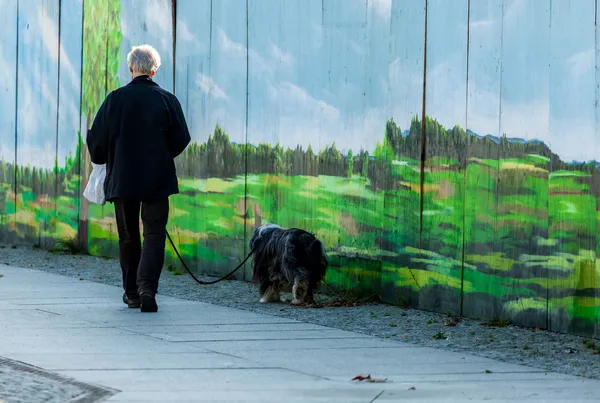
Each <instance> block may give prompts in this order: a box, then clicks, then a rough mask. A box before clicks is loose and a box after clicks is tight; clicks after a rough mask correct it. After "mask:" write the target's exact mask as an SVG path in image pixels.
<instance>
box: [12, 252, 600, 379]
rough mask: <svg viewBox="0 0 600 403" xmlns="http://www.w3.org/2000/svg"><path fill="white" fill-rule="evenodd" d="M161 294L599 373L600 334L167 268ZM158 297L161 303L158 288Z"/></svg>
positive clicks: (21, 259) (47, 259)
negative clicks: (283, 296)
mask: <svg viewBox="0 0 600 403" xmlns="http://www.w3.org/2000/svg"><path fill="white" fill-rule="evenodd" d="M0 264H7V265H11V266H17V267H28V268H35V269H38V270H42V271H45V272H50V273H55V274H61V275H65V276H69V277H76V278H79V279H82V280H88V281H93V282H98V283H103V284H110V285H115V286H119V287H121V272H120V268H119V264H118V261H116V260H112V259H102V258H96V257H91V256H71V255H58V254H51V253H48V252H45V251H42V250H38V249H31V248H26V247H19V248H17V249H11V248H3V249H0ZM0 274H2V273H1V267H0ZM204 279H208V278H204ZM0 281H2V279H1V278H0ZM159 294H163V295H169V296H172V297H177V298H181V299H187V300H193V301H201V302H208V303H212V304H215V305H222V306H228V307H233V308H239V309H244V310H248V311H253V312H259V313H264V314H269V315H276V316H280V317H285V318H290V319H294V320H299V321H302V322H307V323H312V324H317V325H322V326H329V327H335V328H338V329H343V330H349V331H354V332H359V333H363V334H368V335H371V336H376V337H381V338H386V339H392V340H398V341H405V342H410V343H413V344H417V345H421V346H427V347H436V348H440V349H444V350H450V351H459V352H465V353H470V354H474V355H477V356H481V357H487V358H492V359H496V360H500V361H504V362H510V363H515V364H521V365H527V366H530V367H534V368H538V369H543V370H547V371H555V372H560V373H564V374H569V375H579V376H584V377H589V378H595V379H600V355H599V354H597V353H598V351H600V341H596V344H595V345H597V346H598V350H594V349H593V348H591V347H593V346H594V344H592V343H594V341H593V340H590V339H589V338H584V337H579V336H573V335H568V334H560V333H552V332H547V331H543V330H534V329H524V328H520V327H515V326H502V324H500V325H501V326H496V327H491V326H488V325H485V324H484V323H482V322H480V321H475V320H469V319H463V320H462V321H458V323H454V322H456V320H455V319H454V320H453V318H451V317H448V316H447V315H441V314H436V313H430V312H423V311H418V310H413V309H408V310H406V309H402V308H400V307H395V306H390V305H384V304H366V305H359V306H351V307H323V308H320V309H309V308H302V307H293V306H290V305H287V304H260V303H259V302H258V295H257V292H256V289H255V288H254V287H253V286H252V285H251V284H249V283H245V282H241V281H222V282H220V283H217V284H214V285H209V286H199V285H197V284H196V283H195V282H194V281H193V279H192V278H191V277H189V275H187V273H186V274H185V275H174V274H172V273H170V272H169V271H167V270H164V271H163V274H162V276H161V282H160V286H159ZM119 297H120V295H119ZM327 298H328V297H324V296H317V302H320V303H323V302H328V301H331V299H330V298H329V299H327ZM157 300H158V303H159V305H160V295H159V296H158V298H157ZM595 353H596V354H595Z"/></svg>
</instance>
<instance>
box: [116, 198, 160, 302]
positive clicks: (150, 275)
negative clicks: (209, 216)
mask: <svg viewBox="0 0 600 403" xmlns="http://www.w3.org/2000/svg"><path fill="white" fill-rule="evenodd" d="M113 202H114V205H115V215H116V218H117V229H118V232H119V261H120V263H121V270H122V272H123V289H124V290H125V293H126V294H127V295H128V296H131V297H135V296H137V295H141V294H142V293H150V294H152V295H155V294H156V293H157V291H158V280H159V278H160V274H161V271H162V267H163V263H164V261H165V240H166V237H167V235H166V231H167V221H168V219H169V199H168V198H167V199H161V200H156V201H136V200H129V199H116V200H114V201H113ZM140 208H141V212H142V224H143V228H144V244H143V246H142V242H141V240H140Z"/></svg>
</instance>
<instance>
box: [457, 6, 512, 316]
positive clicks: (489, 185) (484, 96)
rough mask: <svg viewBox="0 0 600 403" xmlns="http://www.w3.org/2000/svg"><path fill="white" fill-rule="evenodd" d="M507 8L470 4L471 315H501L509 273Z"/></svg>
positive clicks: (467, 299)
mask: <svg viewBox="0 0 600 403" xmlns="http://www.w3.org/2000/svg"><path fill="white" fill-rule="evenodd" d="M502 11H503V5H502V2H498V1H495V0H487V1H471V4H470V13H469V74H468V75H469V77H468V81H467V87H468V99H467V150H466V151H467V171H466V173H465V228H464V242H465V246H464V247H465V256H464V278H463V310H462V313H463V315H464V316H466V317H479V318H500V317H501V315H502V304H503V300H502V287H501V285H500V284H501V283H502V281H503V278H505V277H506V276H507V275H508V272H507V270H508V268H506V267H504V266H503V265H502V262H503V260H502V258H501V257H499V254H500V252H497V251H496V249H495V239H496V236H495V234H496V211H497V191H498V189H497V188H498V157H499V152H500V141H499V139H500V86H501V80H502V60H501V59H502Z"/></svg>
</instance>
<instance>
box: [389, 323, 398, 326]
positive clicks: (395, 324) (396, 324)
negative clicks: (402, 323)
mask: <svg viewBox="0 0 600 403" xmlns="http://www.w3.org/2000/svg"><path fill="white" fill-rule="evenodd" d="M390 327H398V323H396V322H390Z"/></svg>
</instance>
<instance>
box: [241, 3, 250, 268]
mask: <svg viewBox="0 0 600 403" xmlns="http://www.w3.org/2000/svg"><path fill="white" fill-rule="evenodd" d="M248 3H249V0H246V122H245V125H246V127H245V129H246V130H245V131H246V133H245V147H244V212H243V215H242V216H243V217H244V234H243V235H244V239H243V242H242V244H243V251H244V256H245V255H246V253H247V252H246V237H247V236H248V228H247V227H248V217H247V214H248V114H249V108H248V107H249V102H248V101H249V94H250V87H249V84H250V38H249V31H250V30H249V25H250V20H249V14H248ZM246 279H247V278H246V268H244V280H246Z"/></svg>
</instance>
